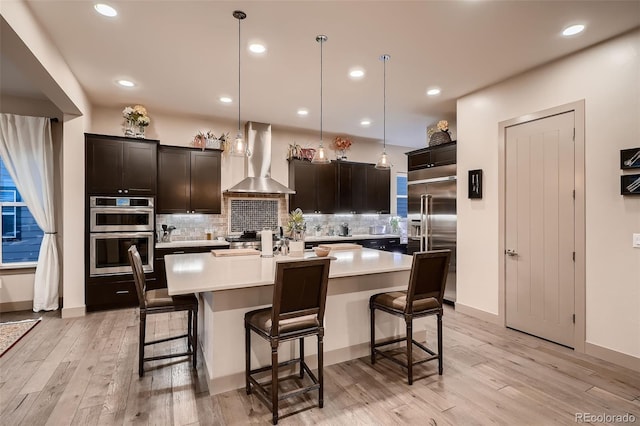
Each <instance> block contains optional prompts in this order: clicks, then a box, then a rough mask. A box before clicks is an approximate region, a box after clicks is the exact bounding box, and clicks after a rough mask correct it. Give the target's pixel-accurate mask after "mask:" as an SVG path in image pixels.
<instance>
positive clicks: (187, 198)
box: [157, 146, 222, 214]
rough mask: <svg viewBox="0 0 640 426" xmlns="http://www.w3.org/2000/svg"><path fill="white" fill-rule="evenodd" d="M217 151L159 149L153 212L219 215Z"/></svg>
mask: <svg viewBox="0 0 640 426" xmlns="http://www.w3.org/2000/svg"><path fill="white" fill-rule="evenodd" d="M220 176H221V165H220V151H218V150H205V151H202V150H198V149H191V148H179V147H169V146H160V148H159V150H158V202H157V213H161V214H168V213H209V214H220V212H221V200H222V192H221V190H220Z"/></svg>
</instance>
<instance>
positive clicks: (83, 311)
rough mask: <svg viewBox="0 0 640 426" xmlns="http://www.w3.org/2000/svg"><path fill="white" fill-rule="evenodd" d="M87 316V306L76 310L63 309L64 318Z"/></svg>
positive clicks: (75, 308) (77, 307)
mask: <svg viewBox="0 0 640 426" xmlns="http://www.w3.org/2000/svg"><path fill="white" fill-rule="evenodd" d="M86 314H87V307H86V306H76V307H74V308H62V318H75V317H83V316H85V315H86Z"/></svg>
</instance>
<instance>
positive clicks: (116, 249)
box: [89, 196, 155, 277]
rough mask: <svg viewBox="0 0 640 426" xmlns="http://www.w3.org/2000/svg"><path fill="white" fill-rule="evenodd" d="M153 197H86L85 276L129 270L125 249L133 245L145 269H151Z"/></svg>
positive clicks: (153, 241)
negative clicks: (87, 228) (87, 207)
mask: <svg viewBox="0 0 640 426" xmlns="http://www.w3.org/2000/svg"><path fill="white" fill-rule="evenodd" d="M154 222H155V210H154V207H153V197H99V196H93V197H90V199H89V259H90V264H89V275H90V276H92V277H99V276H104V275H114V274H127V273H131V266H130V265H129V257H128V254H127V250H129V247H130V246H132V245H134V244H135V245H136V247H137V248H138V252H139V253H140V257H141V258H142V264H143V268H144V271H145V272H153V247H154V244H155V237H154Z"/></svg>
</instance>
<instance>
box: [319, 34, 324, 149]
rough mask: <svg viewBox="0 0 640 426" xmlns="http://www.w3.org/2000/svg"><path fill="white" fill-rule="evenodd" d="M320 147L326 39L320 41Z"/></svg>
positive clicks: (321, 141)
mask: <svg viewBox="0 0 640 426" xmlns="http://www.w3.org/2000/svg"><path fill="white" fill-rule="evenodd" d="M319 41H320V146H322V143H323V140H322V68H323V67H322V45H323V44H324V39H322V38H321V39H320V40H319Z"/></svg>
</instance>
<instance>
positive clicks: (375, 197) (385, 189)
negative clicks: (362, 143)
mask: <svg viewBox="0 0 640 426" xmlns="http://www.w3.org/2000/svg"><path fill="white" fill-rule="evenodd" d="M390 197H391V171H389V170H378V169H376V168H375V167H374V166H370V167H367V199H366V204H365V210H364V213H380V214H388V213H391V206H390V203H391V201H390Z"/></svg>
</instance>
